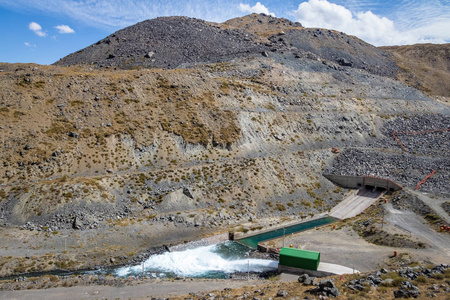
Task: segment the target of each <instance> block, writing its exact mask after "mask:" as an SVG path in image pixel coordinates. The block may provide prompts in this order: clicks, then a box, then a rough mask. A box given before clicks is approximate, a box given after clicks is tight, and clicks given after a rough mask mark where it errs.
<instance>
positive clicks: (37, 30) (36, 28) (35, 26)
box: [28, 22, 47, 37]
mask: <svg viewBox="0 0 450 300" xmlns="http://www.w3.org/2000/svg"><path fill="white" fill-rule="evenodd" d="M28 28H29V29H30V30H31V31H33V32H34V33H36V34H37V35H38V36H41V37H46V36H47V33H45V32H43V31H42V27H41V25H39V24H38V23H36V22H31V23H30V24H28Z"/></svg>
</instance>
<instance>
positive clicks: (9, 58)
mask: <svg viewBox="0 0 450 300" xmlns="http://www.w3.org/2000/svg"><path fill="white" fill-rule="evenodd" d="M252 12H256V13H266V14H272V15H274V16H276V17H283V18H287V19H290V20H293V21H299V22H301V23H302V24H303V25H304V26H305V27H322V28H330V29H336V30H339V31H343V32H345V33H347V34H351V35H356V36H358V37H359V38H361V39H363V40H365V41H367V42H369V43H371V44H374V45H376V46H382V45H404V44H414V43H424V42H431V43H448V42H450V0H399V1H392V0H349V1H342V0H329V1H328V0H308V1H301V0H260V1H247V0H227V1H225V0H215V1H214V0H211V1H210V0H165V1H164V0H118V1H113V0H39V1H38V0H0V34H1V36H2V38H1V42H0V62H34V63H39V64H51V63H53V62H55V61H57V60H58V59H60V58H62V57H64V56H66V55H68V54H70V53H72V52H75V51H77V50H80V49H82V48H84V47H86V46H89V45H91V44H93V43H95V42H96V41H98V40H100V39H102V38H104V37H105V36H107V35H109V34H111V33H113V32H114V31H116V30H118V29H121V28H124V27H126V26H129V25H132V24H135V23H137V22H139V21H143V20H146V19H152V18H156V17H159V16H171V15H172V16H173V15H183V16H188V17H195V18H200V19H204V20H208V21H214V22H223V21H226V20H228V19H230V18H234V17H240V16H244V15H246V14H249V13H252Z"/></svg>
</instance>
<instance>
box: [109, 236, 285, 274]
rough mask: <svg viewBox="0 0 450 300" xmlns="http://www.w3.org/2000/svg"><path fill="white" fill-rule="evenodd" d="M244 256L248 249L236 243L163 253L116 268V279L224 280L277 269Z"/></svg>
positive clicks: (273, 263)
mask: <svg viewBox="0 0 450 300" xmlns="http://www.w3.org/2000/svg"><path fill="white" fill-rule="evenodd" d="M247 253H248V248H246V247H244V246H242V245H240V244H238V243H235V242H225V243H222V244H216V245H211V246H204V247H198V248H195V249H188V250H184V251H175V252H166V253H163V254H160V255H154V256H151V257H150V258H149V259H147V260H146V261H145V262H144V263H143V264H142V265H138V266H131V267H122V268H119V269H117V270H116V276H119V277H126V276H140V275H142V274H144V275H146V276H157V277H165V276H169V277H172V276H183V277H206V278H225V277H227V276H228V275H229V274H231V273H235V272H247V270H249V271H250V272H265V271H270V270H275V269H276V268H277V267H278V262H276V261H272V260H266V259H253V258H251V259H248V258H246V255H247Z"/></svg>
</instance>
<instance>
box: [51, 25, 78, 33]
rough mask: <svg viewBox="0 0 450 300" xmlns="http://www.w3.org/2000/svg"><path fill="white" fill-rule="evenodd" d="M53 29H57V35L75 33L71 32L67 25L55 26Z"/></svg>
mask: <svg viewBox="0 0 450 300" xmlns="http://www.w3.org/2000/svg"><path fill="white" fill-rule="evenodd" d="M55 28H56V29H58V32H59V33H75V30H73V29H72V28H70V27H69V26H67V25H58V26H55Z"/></svg>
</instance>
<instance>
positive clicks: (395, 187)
mask: <svg viewBox="0 0 450 300" xmlns="http://www.w3.org/2000/svg"><path fill="white" fill-rule="evenodd" d="M324 176H325V177H326V178H327V179H328V180H330V181H331V182H333V183H334V184H336V185H339V186H341V187H344V188H348V189H360V188H362V187H364V188H366V189H368V190H374V191H375V190H376V191H390V192H394V191H399V190H401V189H403V187H402V186H401V185H399V184H398V183H396V182H394V181H392V180H390V179H386V178H381V177H376V176H344V175H333V174H324Z"/></svg>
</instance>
